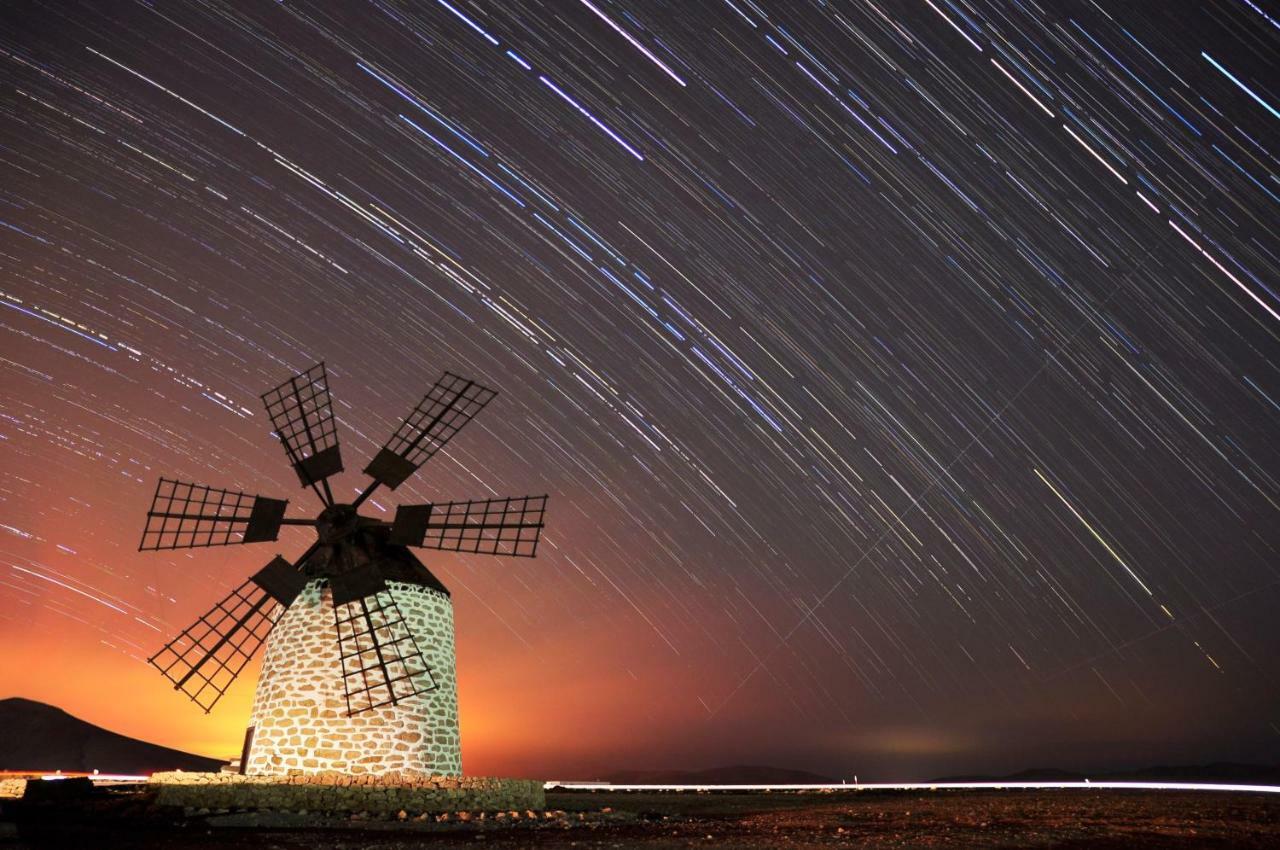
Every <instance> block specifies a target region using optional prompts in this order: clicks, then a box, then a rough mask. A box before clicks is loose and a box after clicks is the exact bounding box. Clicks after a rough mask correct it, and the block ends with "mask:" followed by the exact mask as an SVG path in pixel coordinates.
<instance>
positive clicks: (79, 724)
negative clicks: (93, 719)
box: [0, 697, 222, 774]
mask: <svg viewBox="0 0 1280 850" xmlns="http://www.w3.org/2000/svg"><path fill="white" fill-rule="evenodd" d="M221 765H222V762H221V761H220V760H219V759H213V758H207V757H205V756H197V755H192V754H191V753H184V752H182V751H181V750H171V749H169V748H168V747H161V746H157V745H156V744H148V743H146V742H145V741H138V740H135V739H133V738H128V737H125V736H124V735H118V734H116V733H115V732H109V731H107V730H106V729H102V728H100V727H98V726H94V725H93V724H92V723H88V722H86V721H84V720H81V719H79V718H78V717H72V716H71V715H70V714H67V713H66V712H65V711H63V710H62V709H60V708H55V707H53V706H51V705H46V704H45V703H42V702H36V701H35V700H29V699H22V698H20V697H11V698H9V699H3V700H0V770H63V771H68V772H86V773H88V772H92V771H94V770H98V771H101V772H102V773H131V774H146V773H152V772H154V771H157V770H218V768H219V767H221Z"/></svg>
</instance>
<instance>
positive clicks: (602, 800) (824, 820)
mask: <svg viewBox="0 0 1280 850" xmlns="http://www.w3.org/2000/svg"><path fill="white" fill-rule="evenodd" d="M547 805H548V807H549V811H546V812H521V813H517V816H515V817H513V816H512V815H511V814H509V813H506V814H503V815H501V816H495V815H493V814H487V815H485V816H484V817H483V819H482V818H481V817H480V816H479V815H478V814H468V815H464V816H462V817H460V816H459V815H458V813H452V814H450V815H449V816H448V818H447V819H438V818H437V816H434V815H432V816H423V817H420V818H414V817H412V816H410V815H407V814H406V815H405V816H404V817H403V818H399V817H395V816H392V817H390V818H385V817H377V816H364V817H361V816H355V817H354V818H353V817H325V816H322V815H317V814H313V813H308V814H298V813H261V812H231V813H217V812H210V813H206V812H188V813H183V812H180V811H176V810H164V809H157V808H156V807H155V806H154V805H152V803H151V800H150V799H149V798H148V796H147V795H145V794H142V793H138V792H136V791H135V792H131V793H121V794H115V795H110V796H108V797H96V798H94V799H92V800H87V801H82V802H79V803H70V802H65V803H61V804H57V805H46V806H30V805H26V806H23V805H18V806H14V805H12V804H7V805H6V806H5V808H4V810H3V812H0V822H4V821H7V822H10V823H16V824H17V835H14V834H13V831H12V830H6V829H4V828H3V827H2V826H0V850H20V849H21V848H36V847H85V848H90V847H92V848H95V850H96V848H103V849H104V850H107V849H108V848H135V847H136V848H195V850H203V848H224V847H241V848H245V847H247V846H250V847H251V850H275V848H280V849H281V850H286V849H287V850H295V848H318V850H382V849H383V848H387V850H390V849H391V848H411V847H427V846H431V847H459V846H463V845H469V846H472V847H476V846H488V847H500V848H504V850H506V848H512V850H514V848H533V847H538V848H543V847H545V848H556V849H557V850H560V848H580V850H589V848H642V847H643V848H661V850H667V848H671V849H672V850H674V848H687V847H693V846H702V847H706V846H710V845H716V846H720V847H761V848H787V850H790V848H808V847H831V846H839V847H868V848H872V847H874V848H934V847H957V848H958V847H1005V848H1014V847H1034V848H1117V850H1118V848H1154V847H1177V848H1272V847H1280V800H1276V799H1275V798H1273V797H1269V796H1267V795H1243V794H1242V795H1234V794H1203V793H1191V792H1188V793H1184V792H1168V793H1148V792H1093V791H1054V792H1044V791H991V792H929V793H881V792H859V793H838V794H836V793H833V794H822V793H807V794H793V793H773V794H726V793H717V794H691V793H685V794H645V793H613V792H593V793H587V792H583V793H553V794H548V797H547Z"/></svg>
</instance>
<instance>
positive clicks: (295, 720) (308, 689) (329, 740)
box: [244, 579, 462, 776]
mask: <svg viewBox="0 0 1280 850" xmlns="http://www.w3.org/2000/svg"><path fill="white" fill-rule="evenodd" d="M387 586H388V588H389V589H390V592H391V594H392V596H393V597H394V598H395V600H396V604H397V605H398V606H399V607H400V611H401V612H402V613H403V614H404V617H405V621H406V623H407V624H408V626H409V629H410V630H411V631H412V633H413V636H414V638H415V639H416V640H417V642H418V646H419V648H420V649H421V650H422V654H423V656H424V657H425V658H426V661H427V664H428V666H429V667H430V668H431V673H432V677H433V678H434V680H435V683H436V688H435V689H434V690H431V691H428V692H426V693H423V694H419V695H417V696H413V697H409V698H407V699H404V700H401V701H400V702H399V703H397V704H395V705H387V706H382V707H380V708H374V709H370V710H368V711H364V712H361V713H358V714H355V715H353V716H351V717H347V716H346V709H347V704H346V699H345V698H344V696H343V692H342V667H341V663H340V661H339V658H338V635H337V629H336V626H335V625H334V616H333V602H332V597H331V595H330V592H329V587H328V583H327V582H325V581H323V580H319V579H317V580H316V581H313V582H311V583H310V584H308V585H307V586H306V588H304V589H303V591H302V593H301V594H299V595H298V598H297V599H295V600H294V602H293V604H292V605H290V606H289V609H288V610H287V611H285V612H284V614H282V615H281V617H280V619H279V621H278V622H277V623H276V625H275V628H274V629H273V630H272V632H271V635H270V637H268V639H267V651H266V656H265V657H264V659H263V662H262V675H261V677H260V678H259V680H258V690H257V692H256V694H255V695H254V700H253V712H252V715H251V717H250V721H249V722H250V724H251V725H253V726H254V736H253V744H252V747H251V748H250V751H249V760H248V762H247V764H246V765H245V766H244V769H245V773H246V774H248V775H250V776H282V775H287V774H289V773H294V774H296V773H298V772H301V773H302V774H311V773H322V772H326V771H341V772H343V773H347V774H354V775H357V776H359V775H361V774H365V775H372V776H380V775H384V774H387V773H391V772H410V773H420V774H435V775H444V776H459V775H461V773H462V751H461V746H460V742H459V738H458V690H457V681H456V679H455V672H454V648H453V604H452V603H451V602H450V601H449V597H448V596H446V595H445V594H443V593H440V592H438V591H435V590H432V589H430V588H426V587H422V586H420V585H416V584H406V583H404V582H395V581H390V582H387Z"/></svg>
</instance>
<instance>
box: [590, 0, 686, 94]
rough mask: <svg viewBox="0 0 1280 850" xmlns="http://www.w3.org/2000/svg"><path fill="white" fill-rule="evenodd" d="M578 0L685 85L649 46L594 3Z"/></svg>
mask: <svg viewBox="0 0 1280 850" xmlns="http://www.w3.org/2000/svg"><path fill="white" fill-rule="evenodd" d="M578 2H580V3H581V4H582V5H583V6H586V7H587V8H588V9H590V10H591V11H592V12H595V15H596V17H597V18H599V19H600V20H602V21H604V22H605V23H606V24H608V25H609V26H610V27H611V28H612V29H613V31H614V32H616V33H617V34H618V35H620V36H622V37H623V38H625V39H626V40H627V41H629V42H631V46H632V47H634V48H635V49H636V50H639V51H640V52H641V53H643V54H644V55H645V56H647V57H648V58H649V61H651V62H653V63H654V64H655V65H657V66H658V67H659V68H661V69H662V70H663V71H666V73H667V76H668V77H670V78H671V79H673V80H675V81H676V82H677V83H679V84H680V85H682V86H683V85H685V81H684V80H682V79H680V76H679V75H678V74H676V72H675V71H673V70H671V69H670V68H669V67H667V64H666V63H665V62H663V61H662V60H661V59H659V58H658V57H657V56H654V55H653V53H651V52H650V51H649V48H647V47H645V46H644V45H643V44H641V43H640V42H638V41H636V40H635V39H634V38H632V36H631V33H629V32H627V31H626V30H624V29H623V28H622V27H620V26H619V25H618V24H616V23H614V21H613V19H612V18H610V17H609V16H608V15H606V14H605V13H604V12H601V11H600V10H599V9H598V8H597V7H596V5H595V4H594V3H592V2H591V0H578Z"/></svg>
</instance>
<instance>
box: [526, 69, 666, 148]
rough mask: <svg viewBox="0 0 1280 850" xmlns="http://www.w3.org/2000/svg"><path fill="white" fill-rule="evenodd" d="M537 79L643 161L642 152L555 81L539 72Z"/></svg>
mask: <svg viewBox="0 0 1280 850" xmlns="http://www.w3.org/2000/svg"><path fill="white" fill-rule="evenodd" d="M538 79H539V80H541V81H542V84H543V85H544V86H546V87H547V88H549V89H551V90H552V91H553V92H555V93H556V94H558V95H560V97H562V98H563V99H564V100H565V102H566V103H568V104H569V105H570V106H572V107H573V108H574V109H576V110H578V111H579V112H581V113H582V114H583V115H585V116H586V117H587V119H588V120H590V121H591V123H592V124H595V125H596V126H597V127H599V128H600V129H601V130H603V131H604V132H605V134H606V135H607V136H608V137H609V138H611V139H613V140H614V141H615V142H617V143H618V144H620V145H622V147H624V148H626V149H627V152H628V153H630V154H631V155H632V156H634V157H635V158H636V159H638V160H640V161H641V162H644V154H642V153H640V151H638V150H636V149H635V148H633V147H632V146H631V145H629V144H627V142H626V141H625V140H624V139H623V138H622V137H621V136H619V135H618V134H617V133H615V132H613V130H610V129H609V128H608V127H607V126H605V124H604V122H603V121H601V120H600V119H599V118H597V117H595V116H594V115H592V114H591V113H590V112H588V111H587V109H586V107H585V106H583V105H582V104H580V103H578V101H576V100H574V99H573V98H571V97H569V95H568V94H566V93H565V92H564V91H563V90H562V89H561V88H560V87H559V86H557V85H556V84H555V83H553V82H551V81H550V80H548V79H547V78H546V77H545V76H542V75H541V74H539V75H538Z"/></svg>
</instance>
